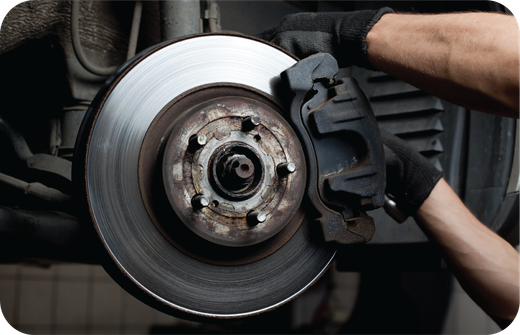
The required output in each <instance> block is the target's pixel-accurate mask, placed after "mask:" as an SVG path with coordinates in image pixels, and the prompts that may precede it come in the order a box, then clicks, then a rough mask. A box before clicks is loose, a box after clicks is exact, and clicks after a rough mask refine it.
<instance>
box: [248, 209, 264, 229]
mask: <svg viewBox="0 0 520 335" xmlns="http://www.w3.org/2000/svg"><path fill="white" fill-rule="evenodd" d="M265 220H267V215H265V213H264V212H262V211H251V212H249V214H247V222H248V223H249V224H250V225H251V226H256V225H257V224H259V223H262V222H265Z"/></svg>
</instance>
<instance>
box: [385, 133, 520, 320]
mask: <svg viewBox="0 0 520 335" xmlns="http://www.w3.org/2000/svg"><path fill="white" fill-rule="evenodd" d="M381 136H382V139H383V143H384V149H385V159H386V174H387V186H386V192H387V193H388V194H390V195H391V196H392V197H393V198H394V200H395V201H396V203H397V206H398V208H399V209H401V211H403V212H405V213H406V214H408V215H410V216H414V217H415V219H416V221H417V222H418V224H419V225H420V227H421V228H422V229H423V230H424V231H425V233H426V234H427V235H428V236H429V238H430V239H432V240H433V241H435V242H436V243H437V244H438V246H439V249H440V252H441V253H442V255H443V258H444V259H445V260H446V262H447V264H448V266H449V268H450V269H451V270H452V272H453V273H454V275H455V276H456V277H457V279H458V280H459V282H460V284H461V285H462V287H463V288H464V289H465V290H466V292H467V293H468V294H469V296H470V297H471V298H472V299H473V300H474V301H475V302H476V303H477V304H478V305H479V306H480V307H481V308H482V309H483V310H484V311H485V312H486V313H488V315H490V316H491V317H492V318H493V319H494V320H495V321H496V322H497V324H499V325H500V326H501V327H503V328H504V327H506V326H507V325H508V324H509V323H510V322H511V321H512V320H513V319H514V318H515V316H516V313H517V311H518V305H519V294H520V292H519V284H520V283H519V280H520V278H519V266H520V264H519V262H520V257H519V254H518V252H517V251H516V250H515V249H514V248H513V247H511V245H509V244H508V243H507V242H506V241H505V240H503V239H502V238H501V237H499V236H498V235H496V234H495V233H493V232H492V231H491V230H489V229H488V228H487V227H486V226H484V225H483V224H482V223H480V222H479V221H478V220H477V219H476V218H475V217H474V216H473V214H471V212H470V211H469V210H468V209H467V208H466V206H465V205H464V204H463V203H462V201H461V200H460V199H459V197H458V196H457V195H456V194H455V192H453V190H452V189H451V188H450V186H449V185H448V184H447V183H446V181H445V180H444V179H442V178H441V172H440V171H438V170H437V169H436V168H435V167H434V166H433V165H432V164H431V163H430V162H429V161H428V160H427V159H426V158H424V157H423V156H422V155H420V154H419V153H418V152H417V151H416V150H414V149H413V148H412V147H411V146H409V145H408V144H407V143H406V142H404V141H403V140H401V139H399V138H397V137H396V136H394V135H392V134H390V133H388V132H386V131H384V130H382V131H381Z"/></svg>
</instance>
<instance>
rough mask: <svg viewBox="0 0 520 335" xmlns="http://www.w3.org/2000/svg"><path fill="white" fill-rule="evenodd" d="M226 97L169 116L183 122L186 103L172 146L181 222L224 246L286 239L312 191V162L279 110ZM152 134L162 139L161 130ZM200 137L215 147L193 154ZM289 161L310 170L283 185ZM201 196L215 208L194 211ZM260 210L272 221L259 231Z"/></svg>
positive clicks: (169, 174) (169, 190)
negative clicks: (254, 218) (282, 171)
mask: <svg viewBox="0 0 520 335" xmlns="http://www.w3.org/2000/svg"><path fill="white" fill-rule="evenodd" d="M222 86H225V85H222ZM206 90H209V91H210V92H214V91H213V90H211V89H206ZM220 94H224V95H225V94H226V93H225V90H221V91H220V93H219V94H218V95H217V96H220V97H217V98H214V99H210V100H209V101H204V102H202V103H200V104H197V105H195V106H193V107H192V108H188V109H187V110H186V109H185V104H183V103H182V101H180V102H178V103H176V104H173V105H172V106H171V107H169V108H167V110H166V111H165V114H171V113H173V115H178V112H177V110H178V109H179V108H176V107H177V106H178V104H179V103H181V106H182V107H181V108H180V110H181V111H183V112H184V113H183V114H182V115H181V116H180V117H179V118H178V121H177V126H175V128H174V129H173V130H172V131H171V134H170V137H169V140H168V142H167V144H166V148H165V152H164V158H163V179H164V188H165V190H166V194H167V197H168V199H169V201H170V203H171V205H172V207H173V209H174V210H175V212H176V214H177V216H178V217H179V218H180V219H181V220H182V222H184V223H185V224H186V225H188V227H189V228H190V229H191V230H193V231H194V232H195V233H196V234H198V235H199V236H201V237H203V238H205V239H207V240H208V241H211V242H213V243H217V244H221V245H227V246H235V247H238V246H246V245H253V244H257V243H260V242H263V241H265V240H267V239H269V238H270V237H272V236H274V235H275V234H277V233H278V232H280V231H281V230H282V229H283V228H284V227H285V225H286V224H287V223H288V222H289V221H290V220H291V219H292V217H293V216H294V213H295V212H296V210H297V208H298V207H299V206H300V202H301V200H302V198H303V194H304V191H305V177H306V170H305V168H304V167H305V159H304V156H303V152H302V150H301V145H300V144H299V140H298V138H297V136H296V134H295V133H294V132H293V131H292V129H291V128H290V126H289V124H288V123H287V122H286V121H285V120H284V119H283V117H282V116H281V115H280V114H279V111H275V110H274V109H273V108H271V107H269V106H267V105H265V104H263V103H261V102H260V101H258V100H254V99H251V98H245V97H237V96H231V97H226V96H221V95H220ZM228 94H229V93H228ZM252 94H254V93H252ZM208 95H210V94H208ZM260 98H261V97H258V99H260ZM252 113H254V115H251V114H252ZM166 116H167V115H164V116H162V117H163V118H165V117H166ZM261 120H262V121H261ZM158 123H159V122H157V123H156V124H158ZM160 123H163V121H161V122H160ZM148 132H149V133H152V134H157V133H159V134H160V133H161V132H160V131H158V130H157V129H156V127H154V126H152V127H151V128H150V129H149V131H148ZM195 134H196V135H197V137H199V136H200V137H202V135H204V137H205V138H206V140H207V143H206V144H205V145H204V146H203V147H202V146H200V147H199V149H197V150H195V151H193V144H190V142H192V141H193V140H192V139H193V138H194V137H193V136H195ZM146 143H147V141H146V140H145V144H146ZM199 145H200V144H199ZM145 147H148V146H145ZM288 161H292V162H296V164H297V165H299V166H301V167H302V168H300V170H299V171H297V172H295V173H292V174H291V175H290V176H286V177H284V178H282V177H280V176H279V175H278V174H277V172H276V167H277V166H278V165H279V164H283V163H286V162H288ZM235 165H236V166H235ZM197 194H201V195H204V196H206V197H207V198H208V199H209V202H210V203H211V206H208V207H207V208H204V209H203V210H199V211H196V210H194V209H193V208H192V205H191V203H190V202H191V199H192V198H193V197H194V196H195V195H197ZM257 210H262V211H263V212H264V213H265V214H266V215H267V216H268V217H267V219H266V220H264V222H263V224H258V225H255V226H254V227H251V226H250V224H249V223H248V222H247V219H246V216H247V214H248V213H249V212H251V211H257Z"/></svg>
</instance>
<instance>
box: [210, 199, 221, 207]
mask: <svg viewBox="0 0 520 335" xmlns="http://www.w3.org/2000/svg"><path fill="white" fill-rule="evenodd" d="M211 205H212V206H213V207H218V205H220V204H219V202H218V201H217V200H213V201H212V202H211Z"/></svg>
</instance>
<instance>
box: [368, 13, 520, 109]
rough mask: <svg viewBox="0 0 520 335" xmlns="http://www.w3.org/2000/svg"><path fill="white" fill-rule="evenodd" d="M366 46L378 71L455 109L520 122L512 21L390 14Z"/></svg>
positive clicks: (473, 15)
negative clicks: (515, 119) (465, 109)
mask: <svg viewBox="0 0 520 335" xmlns="http://www.w3.org/2000/svg"><path fill="white" fill-rule="evenodd" d="M366 43H367V46H368V49H367V50H368V51H367V53H368V59H369V61H370V63H371V64H372V65H373V66H374V67H375V68H377V69H378V70H381V71H383V72H386V73H388V74H390V75H392V76H395V77H397V78H399V79H401V80H403V81H405V82H408V83H410V84H412V85H414V86H416V87H418V88H420V89H422V90H424V91H426V92H428V93H431V94H432V95H435V96H438V97H440V98H442V99H444V100H447V101H450V102H452V103H454V104H457V105H460V106H463V107H466V108H469V109H473V110H478V111H482V112H487V113H492V114H498V115H501V116H507V117H514V118H518V108H519V102H518V101H519V71H520V70H519V61H520V60H519V54H518V47H519V44H518V43H519V30H518V23H517V22H516V19H515V18H514V17H513V16H511V15H503V14H495V13H458V14H435V15H416V14H393V13H389V14H386V15H384V16H382V17H381V19H380V20H379V21H378V22H377V23H376V24H375V25H374V26H373V27H372V29H371V30H370V31H369V32H368V34H367V37H366Z"/></svg>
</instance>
